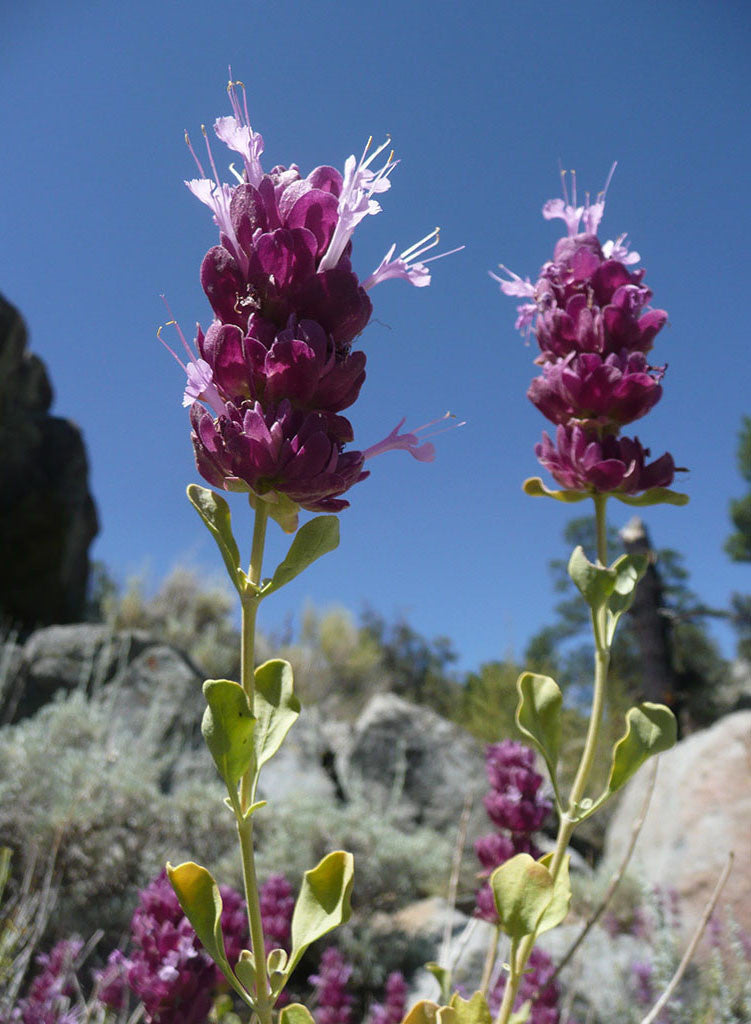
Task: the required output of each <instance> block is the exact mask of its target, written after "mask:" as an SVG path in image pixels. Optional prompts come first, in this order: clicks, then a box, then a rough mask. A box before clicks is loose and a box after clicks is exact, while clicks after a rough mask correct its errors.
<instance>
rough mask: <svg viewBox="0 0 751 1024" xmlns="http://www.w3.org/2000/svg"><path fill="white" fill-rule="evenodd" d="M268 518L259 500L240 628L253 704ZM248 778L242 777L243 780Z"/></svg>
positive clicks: (247, 689)
mask: <svg viewBox="0 0 751 1024" xmlns="http://www.w3.org/2000/svg"><path fill="white" fill-rule="evenodd" d="M268 521H269V513H268V506H267V505H266V502H265V501H259V502H258V508H257V509H256V514H255V521H254V523H253V546H252V548H251V552H250V567H249V569H248V580H249V582H250V584H251V589H250V590H249V591H248V592H246V593H245V594H243V596H242V598H241V604H242V627H241V632H240V661H241V666H242V667H241V672H242V676H241V682H242V686H243V689H244V690H245V692H246V693H247V695H248V701H249V703H250V706H251V708H252V707H253V689H254V683H255V679H254V675H253V670H254V668H255V663H254V656H255V645H256V616H257V614H258V605H259V604H260V599H259V597H258V593H257V592H256V588H257V587H259V586H260V584H261V570H262V566H263V549H264V545H265V543H266V526H267V524H268ZM244 781H245V780H243V782H244Z"/></svg>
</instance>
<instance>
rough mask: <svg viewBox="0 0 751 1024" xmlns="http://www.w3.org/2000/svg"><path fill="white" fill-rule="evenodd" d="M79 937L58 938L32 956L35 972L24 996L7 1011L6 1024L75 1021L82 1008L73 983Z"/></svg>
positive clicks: (65, 1023) (80, 946)
mask: <svg viewBox="0 0 751 1024" xmlns="http://www.w3.org/2000/svg"><path fill="white" fill-rule="evenodd" d="M82 949H83V942H82V941H81V939H78V938H73V939H62V940H61V941H60V942H58V943H57V944H56V945H55V946H53V947H52V949H51V950H50V952H49V953H41V954H40V955H39V956H38V957H37V958H36V963H37V966H38V967H39V971H38V973H37V974H36V976H35V978H34V980H33V981H32V983H31V985H30V986H29V990H28V993H27V995H26V997H25V998H24V999H22V1000H20V1002H19V1003H18V1005H17V1006H16V1007H14V1009H13V1010H11V1014H10V1018H9V1024H79V1022H80V1021H81V1020H82V1019H83V1009H82V1007H81V1005H80V1002H79V1000H78V999H77V996H78V991H79V990H78V985H77V982H76V967H77V960H78V957H79V956H80V954H81V951H82Z"/></svg>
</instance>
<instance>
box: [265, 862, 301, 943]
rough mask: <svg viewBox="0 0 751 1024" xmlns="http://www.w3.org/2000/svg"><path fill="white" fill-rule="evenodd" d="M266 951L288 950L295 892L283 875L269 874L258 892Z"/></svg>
mask: <svg viewBox="0 0 751 1024" xmlns="http://www.w3.org/2000/svg"><path fill="white" fill-rule="evenodd" d="M259 902H260V905H261V920H262V921H263V935H264V942H265V944H266V953H267V954H268V953H270V952H271V950H272V949H283V950H284V951H285V952H286V953H289V951H290V942H291V940H292V912H293V910H294V909H295V894H294V892H293V891H292V886H291V885H290V884H289V882H288V881H287V879H286V878H285V877H284V875H269V877H268V878H267V879H266V881H265V882H264V883H263V885H262V886H261V889H260V892H259Z"/></svg>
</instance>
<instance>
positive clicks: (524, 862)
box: [490, 853, 554, 941]
mask: <svg viewBox="0 0 751 1024" xmlns="http://www.w3.org/2000/svg"><path fill="white" fill-rule="evenodd" d="M490 887H491V889H492V890H493V899H494V901H495V907H496V910H497V911H498V918H499V921H500V926H501V928H502V930H503V931H504V932H505V933H506V934H507V935H509V936H510V937H511V939H512V940H516V941H518V940H519V939H523V938H524V936H525V935H534V934H535V932H536V931H537V928H538V926H539V925H540V922H541V920H542V918H543V915H544V914H545V911H546V910H547V908H548V905H549V904H550V903H551V901H552V900H553V895H554V887H553V876H552V875H551V874H550V871H548V869H547V867H545V865H544V864H541V863H540V862H539V861H536V860H535V859H534V858H533V857H530V855H529V854H528V853H518V854H517V855H516V856H515V857H512V858H511V859H510V860H507V861H506V862H505V863H504V864H501V866H500V867H498V868H496V869H495V871H494V872H493V873H492V875H491V876H490Z"/></svg>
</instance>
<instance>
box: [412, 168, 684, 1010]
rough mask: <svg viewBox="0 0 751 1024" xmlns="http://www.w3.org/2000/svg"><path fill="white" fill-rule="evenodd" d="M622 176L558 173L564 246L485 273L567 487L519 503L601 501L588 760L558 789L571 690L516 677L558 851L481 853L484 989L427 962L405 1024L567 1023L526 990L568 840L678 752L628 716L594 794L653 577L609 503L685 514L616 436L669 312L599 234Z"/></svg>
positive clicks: (574, 569) (664, 476)
mask: <svg viewBox="0 0 751 1024" xmlns="http://www.w3.org/2000/svg"><path fill="white" fill-rule="evenodd" d="M614 170H615V164H614V165H613V168H612V169H611V172H610V175H609V177H608V180H607V182H606V184H605V187H604V188H603V190H602V191H601V192H600V193H599V194H598V195H597V197H596V200H595V201H594V202H591V201H590V197H589V195H587V196H586V197H585V200H584V202H583V203H581V205H579V204H578V202H577V195H576V178H575V176H574V175H573V174H572V195H571V197H569V195H568V192H567V188H566V176H565V174H563V175H562V179H563V198H561V199H551V200H550V201H549V202H547V203H546V204H545V205H544V206H543V210H542V213H543V216H544V217H545V218H546V219H547V220H555V219H561V220H563V221H564V224H565V226H566V234H565V235H564V237H563V238H561V239H560V240H559V241H558V242H557V243H556V245H555V248H554V251H553V258H552V259H551V260H549V261H548V262H546V263H545V264H543V266H542V268H541V270H540V273H539V275H538V278H537V281H536V282H535V283H533V282H532V281H531V280H530V279H529V278H526V279H523V278H522V277H520V276H519V275H518V274H515V273H513V272H511V271H509V270H507V269H506V268H505V267H503V266H501V270H502V271H503V272H504V276H503V277H499V276H498V275H496V274H491V276H492V277H494V278H495V280H497V281H498V282H499V283H500V286H501V291H502V292H503V293H504V294H505V295H510V296H514V297H516V298H519V299H521V300H522V302H521V303H520V305H519V306H518V308H517V319H516V326H517V328H518V329H519V330H521V332H522V333H523V334H524V335H529V334H530V333H534V335H535V337H536V339H537V343H538V346H539V354H538V355H537V357H536V359H535V363H536V365H537V366H538V367H539V369H540V373H539V375H538V376H537V377H536V378H535V379H534V380H533V381H532V384H531V385H530V387H529V390H528V396H529V398H530V400H531V401H532V402H533V403H534V405H535V406H536V407H537V408H538V409H539V410H540V412H542V413H543V415H544V416H546V417H547V418H548V419H549V420H550V421H551V423H552V424H553V425H554V426H555V436H554V438H551V437H550V436H549V435H548V434H547V433H544V434H543V436H542V441H541V442H540V443H539V444H538V445H537V446H536V448H535V454H536V455H537V458H538V459H539V461H540V463H541V464H542V465H543V467H544V468H545V469H547V470H548V471H549V472H550V474H551V476H552V477H553V479H554V480H555V481H556V483H557V484H558V488H559V489H552V488H550V487H548V486H547V485H546V484H544V483H543V481H542V480H541V479H540V478H539V477H533V478H531V479H529V480H527V481H526V482H525V483H524V490H525V492H526V493H527V494H529V495H532V496H545V497H549V498H553V499H556V500H558V501H561V502H563V503H566V504H570V503H572V502H580V501H588V500H591V501H592V502H593V505H594V517H595V524H596V537H597V552H596V561H595V562H591V561H590V560H589V559H588V558H587V556H586V555H585V553H584V551H583V549H582V548H581V547H577V548H576V549H575V550H574V552H573V554H572V555H571V559H570V561H569V564H568V571H569V574H570V576H571V578H572V579H573V581H574V583H575V584H576V586H577V588H578V589H579V591H580V593H581V595H582V597H583V599H584V601H585V602H586V603H587V605H588V606H589V610H590V617H591V622H592V630H593V636H594V648H595V673H594V684H593V696H592V706H591V710H590V717H589V722H588V726H587V732H586V737H585V740H584V745H583V751H582V754H581V759H580V762H579V765H578V768H577V770H576V774H575V776H574V781H573V784H572V786H571V789H570V791H569V792H568V793H564V792H563V790H562V787H561V783H560V781H559V777H558V761H559V754H560V747H561V731H562V728H561V712H562V703H563V699H562V694H561V691H560V689H559V687H558V685H557V684H556V682H555V681H554V680H553V679H551V678H550V677H548V676H544V675H539V674H536V673H533V672H524V673H522V675H521V676H520V677H519V680H518V684H517V686H518V690H519V698H520V699H519V704H518V707H517V713H516V720H517V724H518V727H519V729H520V731H521V733H522V734H523V735H524V737H525V738H526V739H527V740H528V741H529V742H530V743H531V744H532V746H533V747H534V748H535V749H536V750H537V751H538V753H539V754H540V755H541V756H542V758H543V760H544V762H545V765H546V767H547V770H548V773H549V775H550V781H551V786H552V791H553V795H554V799H555V809H556V812H557V814H558V819H559V825H558V835H557V839H556V843H555V848H554V849H553V850H552V851H551V852H550V853H547V854H545V855H543V856H539V852H538V851H537V850H534V849H528V850H521V851H519V852H515V853H514V855H513V856H509V857H508V859H506V856H505V854H506V853H507V852H508V853H511V852H513V851H511V850H507V849H506V848H505V847H506V846H507V844H505V843H503V844H501V843H499V842H498V840H495V841H494V844H493V845H492V846H491V845H488V846H487V847H486V846H484V845H481V847H480V851H479V852H480V853H481V854H483V855H484V856H486V858H490V857H492V856H493V855H494V853H495V854H496V855H500V856H501V859H503V863H501V864H500V866H498V867H496V868H495V870H493V871H492V872H491V873H490V877H489V885H490V890H491V893H492V901H493V905H494V910H495V915H496V922H495V926H494V928H493V931H492V935H491V942H490V945H489V948H488V955H487V957H486V964H485V970H484V972H483V978H482V981H481V985H480V989H479V990H478V991H477V992H475V994H474V995H473V996H472V998H471V999H469V1000H467V999H464V998H463V997H462V996H461V995H460V994H459V993H457V992H454V993H453V995H452V994H451V977H450V973H449V972H448V971H447V970H446V969H444V968H442V967H439V966H438V965H433V967H434V968H435V970H434V973H435V975H436V978H437V979H438V981H439V984H440V986H441V998H442V999H443V1000H445V1001H446V1003H447V1005H444V1006H439V1005H438V1004H436V1003H432V1002H430V1001H426V1000H423V1001H422V1002H420V1003H418V1004H417V1005H416V1006H414V1007H413V1008H412V1010H411V1011H410V1013H409V1014H408V1015H407V1017H406V1018H405V1024H429V1022H433V1021H438V1022H440V1024H455V1022H457V1021H461V1024H489V1022H490V1021H491V1020H492V1014H491V1008H492V1009H495V1007H494V1002H495V1000H496V999H497V997H498V995H499V994H501V993H502V996H501V999H500V1005H499V1007H498V1009H497V1015H496V1018H495V1019H496V1024H523V1022H525V1021H532V1022H534V1021H543V1020H551V1021H552V1020H555V1019H556V1018H557V1010H556V1008H555V990H554V989H553V988H551V987H550V986H549V981H550V978H551V970H550V969H549V968H550V965H549V964H546V965H545V970H544V971H543V972H542V973H540V977H539V978H538V979H537V981H536V983H532V984H530V979H532V978H534V977H535V975H536V974H538V973H539V972H538V968H539V967H541V966H542V963H541V953H540V952H539V951H538V950H537V949H536V946H535V943H536V941H537V938H538V936H540V935H541V934H543V933H544V932H546V931H548V930H550V929H552V928H555V927H556V926H557V925H559V924H560V923H561V922H562V921H563V920H564V918H565V917H566V915H567V913H568V909H569V903H570V900H571V887H570V883H569V859H570V858H569V854H568V852H567V851H568V846H569V841H570V839H571V836H572V834H573V832H574V830H575V828H576V827H577V825H579V824H580V823H581V822H582V821H584V820H586V819H587V818H589V817H590V816H591V815H592V814H594V813H595V812H596V811H597V810H599V808H600V807H602V805H603V804H604V803H605V802H606V801H607V800H609V799H610V797H611V796H613V794H614V793H616V792H617V791H618V790H619V789H620V788H621V787H622V786H623V785H624V784H625V783H626V782H627V781H628V780H629V779H630V778H631V777H632V776H633V775H634V773H635V772H636V771H637V770H638V769H639V767H640V766H641V765H642V764H643V763H644V762H645V761H646V760H647V759H648V758H649V757H651V756H653V755H655V754H658V753H660V752H661V751H663V750H666V749H668V748H669V747H670V746H672V745H673V743H674V742H675V739H676V723H675V719H674V717H673V714H672V712H671V711H670V710H669V708H667V707H664V706H662V705H659V704H652V703H643V704H640V705H638V706H637V707H633V708H631V709H630V710H629V711H628V712H627V714H626V722H625V732H624V734H623V736H622V737H621V738H620V739H619V740H618V742H617V743H616V744H615V746H614V747H613V750H612V762H611V768H610V773H609V777H608V780H607V783H606V784H605V787H604V789H603V790H602V792H599V793H597V792H595V793H590V786H589V783H590V777H591V774H592V766H593V764H594V760H595V754H596V751H597V749H598V746H599V744H600V739H601V736H600V734H601V726H602V719H603V711H604V708H605V699H606V692H607V682H608V666H609V661H610V651H611V646H612V643H613V637H614V634H615V629H616V627H617V625H618V621H619V619H620V617H621V616H622V615H623V614H624V612H626V611H627V610H628V608H629V607H630V605H631V603H632V601H633V599H634V593H635V588H636V586H637V584H638V582H639V580H640V579H641V577H642V576H643V575H644V573H645V571H646V568H647V560H646V556H643V555H623V556H621V557H620V558H618V559H616V560H615V561H614V562H613V563H612V564H609V560H608V551H607V521H606V508H607V503H608V501H609V500H610V499H611V498H612V499H614V500H617V501H620V502H623V503H625V504H627V505H639V506H641V505H654V504H659V503H669V504H674V505H683V504H685V503H686V502H687V501H688V498H687V497H686V495H684V494H680V493H677V492H675V491H672V490H670V489H669V488H670V485H671V484H672V482H673V477H674V475H675V472H676V467H675V464H674V461H673V458H672V456H671V455H670V454H664V455H661V456H660V457H659V458H657V459H655V460H654V461H648V460H649V458H650V452H649V449H648V448H645V447H644V446H643V444H642V443H641V441H640V440H639V439H638V438H637V437H629V436H624V435H623V434H622V433H621V431H622V429H623V428H624V427H626V426H628V425H629V424H631V423H633V422H634V421H635V420H638V419H641V418H642V417H644V416H645V415H646V414H647V413H648V412H649V410H650V409H652V408H653V407H654V405H655V404H656V403H657V402H658V401H659V400H660V398H661V396H662V380H663V377H664V374H665V367H664V366H659V365H652V364H651V363H650V362H649V360H648V356H649V353H650V352H651V350H652V346H653V344H654V341H655V338H656V336H657V335H658V333H659V331H660V329H661V328H662V327H663V326H664V324H665V322H666V320H667V313H665V311H664V310H661V309H654V308H652V307H651V305H650V300H651V298H652V293H651V291H650V290H649V288H648V287H647V286H646V284H645V283H644V276H645V272H644V270H643V269H638V268H637V267H636V264H638V263H639V262H640V257H639V255H638V253H635V252H633V251H629V245H628V243H627V239H626V235H625V234H624V235H620V236H619V237H618V238H617V239H615V240H614V241H606V242H601V241H600V239H599V237H598V234H597V232H598V229H599V225H600V221H601V220H602V216H603V213H604V210H605V196H606V192H607V188H608V185H609V183H610V179H611V177H612V174H613V171H614ZM535 820H536V819H535ZM501 845H503V847H504V849H501ZM508 845H510V844H508ZM482 909H483V906H482V904H481V911H482ZM484 909H485V910H486V911H487V913H486V914H485V915H483V916H486V917H487V918H490V917H491V916H492V913H491V912H490V911H492V909H493V907H487V906H485V907H484ZM502 934H505V935H506V936H507V937H508V939H509V942H510V948H509V949H508V951H507V952H506V953H505V955H504V962H503V963H502V966H501V970H502V971H503V972H504V975H503V976H502V977H501V978H500V979H499V981H498V982H496V984H495V985H493V987H492V990H491V987H490V986H491V981H492V978H493V976H494V975H496V974H497V970H498V967H497V966H496V965H497V961H498V951H499V943H500V938H501V935H502ZM543 959H544V957H543Z"/></svg>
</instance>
